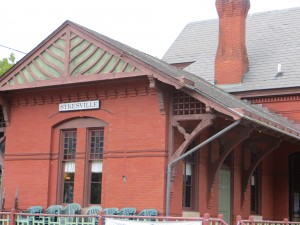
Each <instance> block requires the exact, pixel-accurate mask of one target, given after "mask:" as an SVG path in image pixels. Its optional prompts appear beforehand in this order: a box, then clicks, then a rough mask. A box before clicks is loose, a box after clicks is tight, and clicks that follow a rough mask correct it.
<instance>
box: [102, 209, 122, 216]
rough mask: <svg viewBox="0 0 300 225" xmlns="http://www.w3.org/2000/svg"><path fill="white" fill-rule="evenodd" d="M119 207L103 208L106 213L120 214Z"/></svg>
mask: <svg viewBox="0 0 300 225" xmlns="http://www.w3.org/2000/svg"><path fill="white" fill-rule="evenodd" d="M118 212H119V209H118V208H105V209H104V210H103V214H104V215H118Z"/></svg>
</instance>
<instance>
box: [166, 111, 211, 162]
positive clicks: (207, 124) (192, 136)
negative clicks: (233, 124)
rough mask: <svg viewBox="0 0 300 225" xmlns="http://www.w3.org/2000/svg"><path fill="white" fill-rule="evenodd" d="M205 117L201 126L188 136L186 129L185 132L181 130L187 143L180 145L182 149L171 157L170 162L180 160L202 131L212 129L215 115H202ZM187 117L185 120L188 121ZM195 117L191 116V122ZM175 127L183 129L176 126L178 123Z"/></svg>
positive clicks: (200, 123)
mask: <svg viewBox="0 0 300 225" xmlns="http://www.w3.org/2000/svg"><path fill="white" fill-rule="evenodd" d="M201 115H203V116H200V117H202V118H203V119H202V120H201V121H200V122H199V124H198V125H197V127H196V128H195V129H194V130H193V131H192V133H190V134H187V133H186V132H185V129H184V128H183V130H182V129H181V131H180V130H179V132H180V133H182V134H184V136H185V141H184V142H183V143H182V144H181V145H180V147H179V148H178V149H177V150H176V151H175V153H174V154H173V155H172V156H171V158H170V162H171V161H173V160H175V159H176V158H178V157H179V156H181V155H182V154H183V153H184V152H185V150H186V149H187V147H188V146H189V145H190V144H191V143H192V141H193V140H194V139H195V138H196V137H197V136H198V135H199V134H200V132H201V131H203V130H204V129H207V128H208V127H210V126H211V125H212V124H213V122H212V121H213V119H214V118H215V117H214V115H212V114H201ZM188 116H189V115H187V116H184V117H185V119H186V120H187V117H188ZM194 117H195V115H191V119H190V120H194V119H192V118H194ZM173 122H174V123H175V124H174V123H173V124H174V126H175V127H177V128H181V126H176V122H178V121H173Z"/></svg>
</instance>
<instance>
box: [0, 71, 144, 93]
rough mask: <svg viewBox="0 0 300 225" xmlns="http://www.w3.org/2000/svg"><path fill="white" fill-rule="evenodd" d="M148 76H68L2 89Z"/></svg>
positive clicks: (137, 72)
mask: <svg viewBox="0 0 300 225" xmlns="http://www.w3.org/2000/svg"><path fill="white" fill-rule="evenodd" d="M141 76H147V74H145V73H144V72H142V71H134V72H121V73H106V74H89V75H84V76H76V77H75V76H67V77H60V78H57V79H54V80H40V81H36V82H33V83H26V84H19V85H13V86H9V85H6V86H3V87H1V90H2V91H13V90H22V89H32V88H40V87H47V86H49V87H50V86H61V85H68V84H76V83H88V82H95V81H105V80H113V79H122V78H134V77H141Z"/></svg>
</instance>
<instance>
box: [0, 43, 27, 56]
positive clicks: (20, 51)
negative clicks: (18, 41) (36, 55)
mask: <svg viewBox="0 0 300 225" xmlns="http://www.w3.org/2000/svg"><path fill="white" fill-rule="evenodd" d="M0 47H3V48H7V49H10V50H13V51H15V52H19V53H22V54H24V55H26V54H27V53H26V52H22V51H19V50H16V49H13V48H10V47H7V46H4V45H0Z"/></svg>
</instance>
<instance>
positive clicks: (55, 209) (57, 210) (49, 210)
mask: <svg viewBox="0 0 300 225" xmlns="http://www.w3.org/2000/svg"><path fill="white" fill-rule="evenodd" d="M61 209H62V206H61V205H51V206H49V207H48V208H47V209H46V210H45V214H60V211H61ZM49 222H50V223H51V224H53V223H56V222H57V224H59V221H58V219H57V217H54V216H45V217H44V223H45V224H46V225H47V224H48V223H49Z"/></svg>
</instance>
